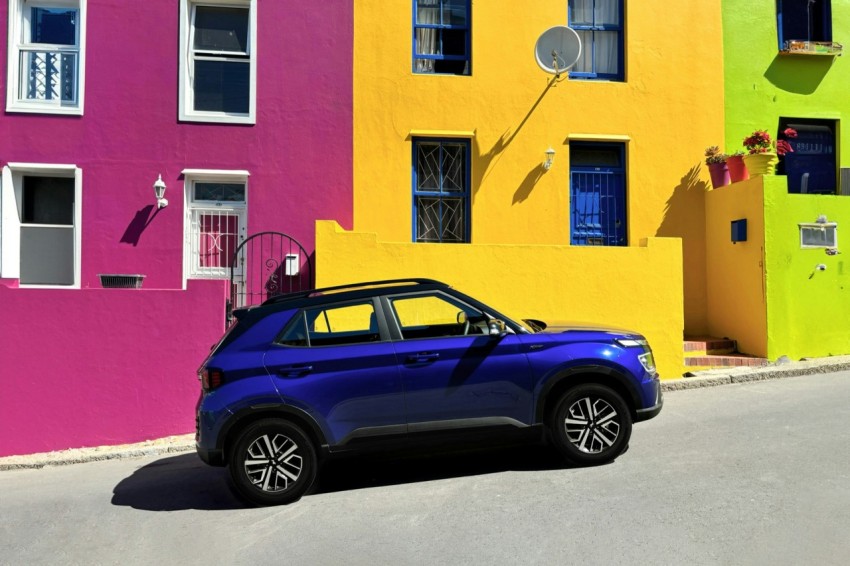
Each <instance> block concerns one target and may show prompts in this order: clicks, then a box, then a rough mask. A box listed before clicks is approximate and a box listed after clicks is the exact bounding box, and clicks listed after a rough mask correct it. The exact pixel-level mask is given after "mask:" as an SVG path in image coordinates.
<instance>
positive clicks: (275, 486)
mask: <svg viewBox="0 0 850 566" xmlns="http://www.w3.org/2000/svg"><path fill="white" fill-rule="evenodd" d="M228 462H229V463H228V466H229V469H230V477H231V479H232V480H233V486H234V487H235V489H236V492H237V493H238V494H239V495H240V496H242V497H243V498H245V499H246V500H248V501H249V502H251V503H253V504H255V505H284V504H287V503H292V502H293V501H297V500H298V499H300V498H301V496H302V495H304V493H306V491H307V490H308V489H309V488H310V486H311V485H313V482H314V481H315V479H316V468H317V461H316V450H315V448H314V447H313V443H312V442H311V441H310V439H309V438H308V437H307V435H306V434H304V432H303V431H302V430H301V429H300V428H299V427H297V426H295V425H294V424H292V423H290V422H287V421H283V420H279V419H263V420H260V421H257V422H255V423H253V424H252V425H250V426H249V427H248V428H246V429H245V430H244V431H243V432H242V434H240V435H239V437H238V439H237V440H236V442H235V443H234V444H233V449H232V451H231V453H230V458H229V460H228Z"/></svg>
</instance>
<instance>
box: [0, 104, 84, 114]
mask: <svg viewBox="0 0 850 566" xmlns="http://www.w3.org/2000/svg"><path fill="white" fill-rule="evenodd" d="M6 112H20V113H26V114H63V115H65V116H82V115H83V109H82V107H80V106H42V105H39V104H26V103H21V102H19V103H15V104H7V105H6Z"/></svg>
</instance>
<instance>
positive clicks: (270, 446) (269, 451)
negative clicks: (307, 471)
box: [245, 434, 304, 493]
mask: <svg viewBox="0 0 850 566" xmlns="http://www.w3.org/2000/svg"><path fill="white" fill-rule="evenodd" d="M303 466H304V461H303V459H302V458H301V455H300V454H299V449H298V444H296V443H295V441H293V440H292V439H291V438H289V437H288V436H286V435H283V434H263V435H261V436H258V437H257V438H256V440H254V441H253V442H252V443H251V445H250V446H248V449H247V454H246V455H245V474H246V475H247V476H248V480H249V481H250V482H251V483H252V484H253V485H254V486H255V487H257V488H258V489H260V490H262V491H264V492H268V493H277V492H281V491H285V490H287V489H289V487H290V486H291V485H293V484H294V483H295V482H297V481H298V478H299V476H300V475H301V470H302V468H303Z"/></svg>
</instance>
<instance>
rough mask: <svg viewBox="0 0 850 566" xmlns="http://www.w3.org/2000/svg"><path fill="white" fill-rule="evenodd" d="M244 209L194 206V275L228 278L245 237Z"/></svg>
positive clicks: (192, 254)
mask: <svg viewBox="0 0 850 566" xmlns="http://www.w3.org/2000/svg"><path fill="white" fill-rule="evenodd" d="M243 215H244V211H233V210H219V209H215V208H193V209H192V212H191V223H192V227H191V233H190V239H191V241H190V242H189V254H190V258H189V261H190V262H191V275H192V277H202V278H210V279H225V278H227V277H229V276H230V274H231V269H230V267H231V261H232V258H233V256H234V252H235V251H236V248H237V247H238V245H239V242H240V241H241V240H244V239H245V234H244V231H245V228H244V225H245V223H244V221H243V218H242V217H243Z"/></svg>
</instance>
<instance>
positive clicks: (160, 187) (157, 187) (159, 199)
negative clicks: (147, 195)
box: [153, 175, 168, 208]
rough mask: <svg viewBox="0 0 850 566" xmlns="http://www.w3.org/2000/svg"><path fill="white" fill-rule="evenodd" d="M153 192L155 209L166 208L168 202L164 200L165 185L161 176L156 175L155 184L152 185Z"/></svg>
mask: <svg viewBox="0 0 850 566" xmlns="http://www.w3.org/2000/svg"><path fill="white" fill-rule="evenodd" d="M153 192H154V194H156V207H157V208H165V207H166V206H168V200H166V198H165V183H164V182H163V180H162V175H158V176H157V179H156V182H155V183H154V184H153Z"/></svg>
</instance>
